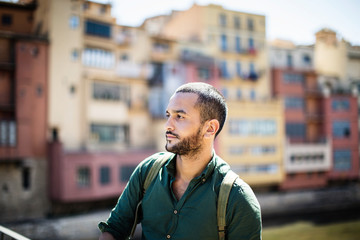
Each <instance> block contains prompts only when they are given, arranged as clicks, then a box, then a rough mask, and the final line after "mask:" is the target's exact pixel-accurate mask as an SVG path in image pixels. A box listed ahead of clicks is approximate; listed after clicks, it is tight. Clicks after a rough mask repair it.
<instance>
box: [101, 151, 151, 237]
mask: <svg viewBox="0 0 360 240" xmlns="http://www.w3.org/2000/svg"><path fill="white" fill-rule="evenodd" d="M153 159H154V158H153V156H152V157H149V158H147V159H145V160H144V161H143V162H141V163H140V164H139V165H138V166H137V167H136V169H135V170H134V172H133V173H132V175H131V177H130V179H129V181H128V183H127V185H126V187H125V189H124V191H123V192H122V194H121V195H120V197H119V199H118V202H117V204H116V206H115V207H114V208H113V209H112V210H111V213H110V216H109V218H108V219H107V220H106V221H103V222H100V223H99V224H98V228H99V229H100V231H101V232H109V233H110V234H111V235H113V237H114V238H115V239H126V238H127V237H128V236H129V235H130V232H131V228H132V226H133V224H134V220H135V211H136V206H137V204H138V202H139V201H140V200H141V198H142V194H143V193H142V189H143V182H144V181H145V177H146V174H147V171H148V169H149V166H150V165H151V164H152V163H153V162H152V161H151V160H153Z"/></svg>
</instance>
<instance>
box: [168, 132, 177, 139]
mask: <svg viewBox="0 0 360 240" xmlns="http://www.w3.org/2000/svg"><path fill="white" fill-rule="evenodd" d="M165 134H171V135H174V136H175V137H176V138H179V135H177V134H176V133H173V132H172V131H166V133H165Z"/></svg>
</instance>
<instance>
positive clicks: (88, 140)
mask: <svg viewBox="0 0 360 240" xmlns="http://www.w3.org/2000/svg"><path fill="white" fill-rule="evenodd" d="M0 7H1V8H0V16H1V24H0V52H1V54H0V204H1V205H0V206H1V210H0V216H1V217H0V219H1V220H3V219H10V220H16V219H24V218H34V217H39V216H44V215H45V214H46V213H48V212H50V213H51V212H52V211H54V209H55V208H56V207H58V206H60V208H61V206H62V207H64V206H65V208H66V207H67V206H70V204H71V203H75V205H77V206H79V203H81V204H82V203H89V202H90V203H91V202H94V201H98V200H100V201H101V200H106V199H113V198H117V197H118V196H119V194H120V193H121V191H122V190H123V188H124V187H125V185H126V183H127V181H128V179H129V177H130V174H131V173H132V171H133V170H134V168H135V167H136V165H137V164H138V163H139V162H140V161H141V160H143V159H144V158H146V157H148V156H149V155H150V154H152V153H154V152H156V151H162V150H164V145H165V137H164V127H163V126H164V123H165V121H166V119H165V111H166V107H167V104H168V100H169V98H170V97H171V95H172V94H173V92H174V91H175V90H176V88H177V87H178V86H180V85H181V84H183V83H187V82H196V81H201V82H206V83H210V84H212V85H214V86H215V87H217V88H218V89H219V90H220V91H221V92H222V94H223V95H224V96H225V98H226V99H227V102H228V106H229V114H228V119H227V123H226V124H225V126H224V129H223V131H222V132H221V134H220V135H219V136H218V137H217V139H216V142H215V149H216V151H217V153H218V154H219V155H220V156H221V157H223V158H224V160H226V161H227V162H228V163H229V164H230V165H231V166H232V168H233V169H234V171H235V172H236V173H238V174H239V175H240V176H241V178H243V179H244V180H245V181H246V182H248V183H249V184H250V185H251V186H252V187H263V186H264V187H280V189H285V190H287V189H303V188H315V187H325V186H326V185H327V184H328V183H329V182H331V181H349V180H353V179H358V178H359V161H358V159H359V139H358V129H359V127H358V124H360V121H359V120H358V109H359V107H358V106H359V105H358V102H359V101H360V100H359V98H358V96H359V94H358V92H359V90H360V87H359V86H360V49H359V48H358V47H354V46H351V45H350V44H349V43H347V42H346V41H345V40H341V41H339V40H338V39H337V37H336V33H335V32H333V31H331V30H328V29H324V30H321V31H319V32H318V33H317V34H316V38H317V40H316V43H315V45H314V46H295V45H293V44H292V43H290V42H286V41H277V42H275V43H273V44H272V45H271V47H270V50H269V49H268V46H267V44H266V34H265V33H266V26H265V16H262V15H257V14H250V13H244V12H237V11H232V10H228V9H224V8H223V7H222V6H219V5H213V4H210V5H207V6H200V5H197V4H194V5H193V6H192V7H191V8H190V9H188V10H185V11H173V12H172V13H171V14H169V15H161V16H155V17H152V18H149V19H146V20H145V21H144V23H143V24H142V25H141V26H139V27H129V26H123V25H118V24H117V23H116V20H115V18H114V17H113V16H112V15H111V5H110V4H102V3H96V2H92V1H87V0H37V1H31V0H23V1H21V2H19V3H16V4H15V3H9V2H0ZM269 59H270V60H269ZM270 64H271V66H270ZM3 216H4V217H3Z"/></svg>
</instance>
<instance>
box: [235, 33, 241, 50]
mask: <svg viewBox="0 0 360 240" xmlns="http://www.w3.org/2000/svg"><path fill="white" fill-rule="evenodd" d="M235 49H236V52H237V53H241V41H240V37H239V36H236V37H235Z"/></svg>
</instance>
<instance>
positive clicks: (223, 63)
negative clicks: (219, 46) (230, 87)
mask: <svg viewBox="0 0 360 240" xmlns="http://www.w3.org/2000/svg"><path fill="white" fill-rule="evenodd" d="M220 71H221V77H222V78H226V79H228V78H230V75H229V72H228V69H227V63H226V61H221V62H220Z"/></svg>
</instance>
